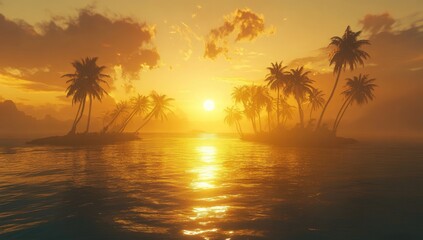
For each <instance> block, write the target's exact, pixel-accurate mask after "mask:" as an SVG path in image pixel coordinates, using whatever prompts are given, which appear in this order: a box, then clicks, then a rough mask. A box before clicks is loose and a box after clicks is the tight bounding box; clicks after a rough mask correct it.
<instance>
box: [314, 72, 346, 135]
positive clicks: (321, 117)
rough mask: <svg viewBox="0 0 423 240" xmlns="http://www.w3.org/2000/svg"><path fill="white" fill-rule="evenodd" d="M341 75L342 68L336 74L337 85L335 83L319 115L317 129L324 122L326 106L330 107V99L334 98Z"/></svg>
mask: <svg viewBox="0 0 423 240" xmlns="http://www.w3.org/2000/svg"><path fill="white" fill-rule="evenodd" d="M339 76H341V70H339V71H338V75H337V76H336V80H335V85H333V88H332V92H331V93H330V96H329V98H328V100H327V101H326V103H325V106H324V107H323V110H322V113H321V114H320V117H319V121H318V122H317V126H316V129H318V128H320V125H321V124H322V119H323V116H324V115H325V112H326V108H327V107H328V105H329V103H330V101H331V100H332V97H333V95H334V94H335V90H336V86H337V85H338V82H339Z"/></svg>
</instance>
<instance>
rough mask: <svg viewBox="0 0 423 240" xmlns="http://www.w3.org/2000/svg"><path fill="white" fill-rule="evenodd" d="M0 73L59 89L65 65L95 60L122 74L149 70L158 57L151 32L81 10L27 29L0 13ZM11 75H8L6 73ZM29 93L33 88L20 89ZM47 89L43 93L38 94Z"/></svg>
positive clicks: (128, 20)
mask: <svg viewBox="0 0 423 240" xmlns="http://www.w3.org/2000/svg"><path fill="white" fill-rule="evenodd" d="M0 36H2V37H1V38H0V52H1V55H2V57H1V58H0V73H1V74H5V75H13V76H15V77H17V75H16V74H19V77H20V78H23V79H25V80H27V81H32V82H36V83H42V84H35V85H34V86H37V88H39V87H42V86H43V84H44V85H50V86H51V85H52V86H60V87H63V86H64V84H65V83H64V82H65V81H64V80H63V79H60V77H61V75H63V74H64V73H67V72H70V71H72V67H71V64H70V63H71V62H72V61H74V60H77V59H81V58H83V57H87V56H96V57H99V61H98V62H99V64H101V65H105V66H107V67H108V69H109V70H111V69H112V67H113V66H114V65H121V66H122V68H123V69H124V71H125V72H126V73H128V74H132V73H137V72H138V71H140V69H141V68H142V67H143V66H144V67H145V66H147V67H150V68H152V67H155V66H157V64H158V61H159V59H160V56H159V54H158V52H157V50H156V48H155V47H154V44H153V38H154V28H153V27H151V26H149V25H147V24H146V23H140V22H137V21H135V20H134V19H131V18H124V17H110V16H106V15H103V14H100V13H98V12H96V11H95V10H94V9H82V10H80V11H79V12H78V15H77V16H76V17H68V18H64V17H53V18H52V19H51V20H49V21H47V22H43V23H41V24H38V25H35V26H34V25H30V24H28V23H27V22H25V21H23V20H10V19H8V18H6V17H5V16H4V15H2V14H0ZM11 70H13V71H12V72H11ZM26 86H27V87H28V88H29V89H32V87H31V86H33V85H30V84H28V85H26ZM43 90H49V88H46V89H43Z"/></svg>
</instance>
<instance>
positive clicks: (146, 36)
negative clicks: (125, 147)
mask: <svg viewBox="0 0 423 240" xmlns="http://www.w3.org/2000/svg"><path fill="white" fill-rule="evenodd" d="M421 9H423V1H421V0H407V1H388V0H383V1H336V0H331V1H329V0H326V1H266V0H264V1H258V0H254V1H170V0H169V1H157V0H156V1H135V0H120V1H115V0H102V1H82V0H72V1H53V0H38V1H32V0H1V1H0V14H1V16H0V34H2V38H3V39H2V40H0V45H1V46H0V58H1V60H0V69H1V71H0V97H1V98H3V99H12V100H13V101H15V102H17V103H20V104H22V106H27V107H28V109H30V108H29V106H30V107H32V109H34V108H35V109H38V110H37V111H38V113H39V114H41V113H44V112H43V111H44V110H45V112H46V113H47V112H49V110H51V109H53V108H54V109H56V110H55V111H56V112H60V109H59V108H68V107H69V105H70V101H69V100H68V99H65V98H64V87H65V85H64V82H65V81H64V79H61V78H60V76H61V75H62V74H64V73H66V72H69V71H71V70H72V68H71V65H70V62H72V61H73V60H75V59H78V58H82V57H86V56H98V57H99V64H102V65H106V66H107V67H108V68H109V70H110V72H109V73H110V74H111V75H112V76H113V77H114V78H113V79H114V80H113V84H112V86H113V89H112V90H111V92H110V96H111V97H112V99H108V100H105V103H104V104H102V106H103V107H99V110H98V111H97V112H98V114H99V113H101V111H104V109H107V108H108V107H110V106H111V104H112V103H113V100H115V101H117V100H122V99H126V98H128V97H129V96H131V95H135V93H138V92H140V93H143V94H148V93H149V92H150V91H151V90H153V89H154V90H156V91H158V92H160V93H164V94H167V95H169V96H170V97H173V98H175V99H176V101H175V104H176V106H177V108H178V113H179V114H181V115H184V117H186V118H187V119H189V120H190V121H192V122H198V123H201V124H204V123H206V122H211V121H212V122H219V123H221V124H222V125H223V123H222V118H223V112H222V111H223V108H224V107H226V106H229V105H231V99H230V92H231V89H232V88H233V87H234V86H237V85H240V84H245V83H256V84H261V83H262V81H263V79H264V76H265V75H266V73H267V72H266V67H267V66H268V65H269V64H270V62H274V61H281V60H283V61H284V63H287V64H288V63H292V64H293V65H294V63H296V62H298V63H302V64H305V65H306V67H307V68H309V69H312V70H313V71H314V74H326V73H327V72H329V71H331V69H330V68H329V66H328V65H327V61H326V59H325V62H324V63H323V62H322V61H316V59H314V60H313V59H312V60H307V61H304V60H305V59H306V58H307V57H316V58H318V57H319V56H321V55H322V50H321V49H322V48H323V47H326V46H327V44H328V42H329V38H330V37H332V36H334V35H342V32H343V30H344V29H345V27H346V26H347V25H351V27H352V28H353V30H360V29H362V28H363V27H364V28H366V27H367V29H365V30H366V31H367V32H366V34H367V36H371V35H372V34H373V35H375V34H377V33H379V32H380V31H393V29H395V30H397V31H400V30H402V29H404V28H406V27H409V26H411V25H412V24H415V23H417V24H420V25H421V19H422V14H421V11H420V12H419V11H418V10H421ZM366 16H367V17H366ZM243 26H244V28H243ZM245 26H246V27H245ZM372 31H373V33H372ZM3 36H4V37H3ZM420 36H421V35H420ZM420 56H421V55H420ZM324 57H326V56H323V58H324ZM320 60H321V59H320ZM419 63H421V61H419ZM373 64H375V65H377V64H378V63H373ZM295 67H296V66H295ZM328 76H329V78H330V77H331V75H328ZM317 78H318V77H317ZM329 83H331V82H329ZM322 88H323V89H324V88H325V87H322ZM206 99H213V100H214V101H215V104H216V109H215V111H211V112H205V111H204V110H203V107H202V106H203V102H204V100H206ZM37 107H38V108H37ZM43 109H44V110H43ZM75 111H76V110H75ZM58 115H60V114H58ZM69 116H72V114H70V115H69Z"/></svg>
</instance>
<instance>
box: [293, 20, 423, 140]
mask: <svg viewBox="0 0 423 240" xmlns="http://www.w3.org/2000/svg"><path fill="white" fill-rule="evenodd" d="M340 34H341V33H339V34H337V35H340ZM369 40H370V42H371V45H370V46H367V47H366V51H367V52H368V53H369V54H370V56H371V58H370V59H369V60H367V61H366V62H365V66H364V67H359V68H358V69H356V70H354V71H353V72H350V71H346V72H344V73H342V75H341V80H340V85H339V87H338V89H337V92H336V97H335V98H334V99H333V100H332V103H331V105H330V106H329V108H328V113H327V116H326V119H327V121H328V123H329V125H330V123H331V121H332V120H333V119H334V118H335V116H336V113H337V111H338V110H339V108H340V105H341V103H342V101H343V99H342V97H341V96H340V93H341V91H342V90H343V89H342V87H343V85H344V83H345V81H344V79H345V78H347V77H352V76H355V75H358V74H359V73H363V74H370V77H372V78H376V84H377V85H378V88H376V90H375V95H376V99H375V100H374V101H373V102H371V103H369V104H368V105H365V106H355V105H354V106H352V107H351V109H349V110H348V112H347V114H346V115H345V119H344V120H345V121H343V123H342V124H341V125H342V126H341V127H340V132H341V134H345V135H351V136H353V135H358V134H362V135H368V136H370V135H373V136H375V135H376V134H377V135H379V136H398V135H403V136H411V135H412V134H414V135H415V136H417V135H420V136H422V134H423V115H422V113H423V101H422V100H421V96H423V55H422V53H423V44H422V43H423V27H422V26H416V25H413V26H408V27H407V28H404V29H402V30H392V29H391V31H389V32H387V31H379V32H378V33H376V34H373V35H371V36H370V38H369ZM296 64H298V65H302V64H306V66H309V68H311V69H312V71H313V76H312V78H313V79H314V80H316V86H317V87H318V88H320V89H322V90H323V91H324V92H325V93H326V97H327V96H328V94H329V93H330V90H331V88H332V86H333V83H334V78H335V76H334V75H333V73H332V67H329V61H328V55H327V49H321V51H320V52H319V53H318V54H317V55H316V56H314V57H307V58H300V59H295V60H294V61H292V62H291V63H290V64H289V66H290V67H291V66H292V67H296ZM324 64H325V65H326V71H321V68H322V65H324ZM331 119H332V120H331Z"/></svg>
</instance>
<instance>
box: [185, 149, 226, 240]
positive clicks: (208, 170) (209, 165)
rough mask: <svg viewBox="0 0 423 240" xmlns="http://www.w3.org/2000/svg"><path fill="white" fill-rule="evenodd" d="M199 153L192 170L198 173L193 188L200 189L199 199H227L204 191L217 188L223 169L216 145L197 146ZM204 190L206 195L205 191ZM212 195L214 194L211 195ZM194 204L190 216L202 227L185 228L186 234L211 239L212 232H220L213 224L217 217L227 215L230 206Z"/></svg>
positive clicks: (215, 200) (204, 200) (208, 200)
mask: <svg viewBox="0 0 423 240" xmlns="http://www.w3.org/2000/svg"><path fill="white" fill-rule="evenodd" d="M196 150H197V152H198V153H199V158H198V161H197V162H196V163H195V167H194V168H193V169H192V170H191V172H193V173H196V177H195V178H194V180H193V181H192V182H191V188H192V189H193V190H196V191H199V192H200V194H201V195H202V196H201V197H200V198H198V199H197V200H199V201H201V202H204V203H210V202H216V203H218V202H219V201H220V200H223V199H226V198H227V196H224V195H223V196H222V195H217V196H214V194H218V193H217V192H215V191H204V190H209V189H215V188H217V186H216V180H217V179H218V178H219V171H220V170H221V167H220V164H219V161H218V160H217V158H216V156H217V149H216V147H215V146H211V145H204V146H200V147H197V149H196ZM202 190H203V191H204V195H203V192H202ZM210 195H212V196H210ZM207 205H208V206H198V205H197V206H194V207H193V208H192V212H193V215H192V216H191V217H189V219H190V220H192V221H195V222H196V224H198V225H197V226H201V228H198V227H197V228H194V229H191V230H183V234H184V235H199V236H201V237H202V238H203V239H209V236H210V234H213V233H217V232H219V230H220V229H219V228H216V227H215V226H213V224H215V221H216V219H222V218H225V217H226V214H227V211H228V209H229V206H227V205H216V206H209V204H207Z"/></svg>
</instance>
